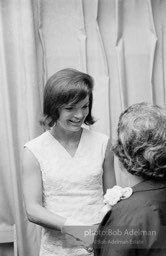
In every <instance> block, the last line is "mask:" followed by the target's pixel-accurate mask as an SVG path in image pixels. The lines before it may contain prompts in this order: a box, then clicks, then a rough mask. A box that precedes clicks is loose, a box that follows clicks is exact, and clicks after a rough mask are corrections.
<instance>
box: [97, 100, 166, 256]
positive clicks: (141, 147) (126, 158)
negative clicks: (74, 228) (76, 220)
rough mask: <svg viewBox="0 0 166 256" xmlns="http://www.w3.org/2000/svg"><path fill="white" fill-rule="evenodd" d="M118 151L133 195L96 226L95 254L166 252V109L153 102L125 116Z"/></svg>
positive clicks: (153, 255)
mask: <svg viewBox="0 0 166 256" xmlns="http://www.w3.org/2000/svg"><path fill="white" fill-rule="evenodd" d="M113 151H114V153H115V155H116V156H117V157H118V158H119V160H120V162H121V163H122V165H123V166H124V168H125V170H126V173H127V176H128V178H129V179H130V183H131V185H132V186H133V187H132V189H133V194H132V195H131V196H130V197H129V198H128V199H125V200H121V199H123V198H119V201H120V202H118V203H117V204H116V205H115V206H113V208H112V210H111V211H109V212H108V213H107V214H106V216H105V217H104V219H103V221H102V222H101V224H100V226H99V229H98V230H97V233H96V237H95V241H94V248H95V253H94V255H95V256H115V255H117V256H129V255H131V256H136V255H137V256H145V255H148V256H156V255H157V256H164V255H166V245H165V236H166V111H165V110H163V109H161V108H160V107H158V106H155V105H151V104H148V103H138V104H135V105H132V106H130V107H129V108H127V109H126V110H125V111H124V112H123V113H122V114H121V116H120V119H119V124H118V139H117V143H116V144H115V146H114V148H113Z"/></svg>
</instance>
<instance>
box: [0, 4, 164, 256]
mask: <svg viewBox="0 0 166 256" xmlns="http://www.w3.org/2000/svg"><path fill="white" fill-rule="evenodd" d="M165 13H166V1H165V0H5V1H3V0H0V117H1V133H0V152H1V154H0V227H1V226H5V225H11V224H13V223H16V227H17V236H18V248H19V255H20V256H27V255H28V256H36V255H38V251H39V245H40V229H39V228H38V226H37V225H33V224H31V223H29V222H28V221H27V218H26V214H25V208H24V203H23V199H22V182H21V175H22V174H21V173H22V170H21V159H22V151H23V145H24V143H25V142H27V141H28V140H30V139H32V138H34V137H36V136H38V135H39V134H41V133H42V132H43V130H42V128H41V127H40V126H39V122H38V121H39V119H40V116H41V113H42V94H43V88H44V84H45V82H46V80H47V78H48V77H49V76H51V75H52V74H53V73H55V72H56V71H58V70H60V69H62V68H66V67H72V68H76V69H79V70H80V71H83V72H88V73H89V74H90V75H92V76H93V78H94V81H95V88H94V106H93V115H94V116H95V118H96V120H97V121H96V123H95V124H94V125H93V127H92V129H94V130H97V131H100V132H103V133H105V134H108V135H110V137H111V139H112V141H114V140H115V139H116V126H117V122H118V117H119V114H120V112H121V111H122V110H123V109H124V108H126V107H127V106H129V105H131V104H133V103H137V102H142V101H146V102H152V103H155V104H158V105H160V106H162V107H166V105H165V104H166V103H165V96H166V95H165V94H166V92H165V90H166V83H165V81H166V69H165V66H166V43H165V41H166V16H165ZM115 166H116V175H117V181H118V183H119V184H120V185H127V179H126V177H124V176H123V174H122V173H121V172H120V167H119V165H118V162H117V161H115Z"/></svg>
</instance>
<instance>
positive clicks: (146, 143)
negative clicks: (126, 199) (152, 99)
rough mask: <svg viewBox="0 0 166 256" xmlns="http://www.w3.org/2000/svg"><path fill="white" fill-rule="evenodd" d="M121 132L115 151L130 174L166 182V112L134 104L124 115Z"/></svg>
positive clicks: (119, 130) (152, 106)
mask: <svg viewBox="0 0 166 256" xmlns="http://www.w3.org/2000/svg"><path fill="white" fill-rule="evenodd" d="M117 133H118V139H117V142H116V143H115V145H113V151H114V153H115V155H116V156H117V157H118V158H119V160H120V161H121V163H122V164H123V166H124V167H125V168H126V169H127V171H128V172H129V173H131V174H133V175H137V176H141V177H143V178H144V179H151V180H156V181H157V180H166V110H164V109H162V108H160V107H159V106H157V105H152V104H149V103H145V102H142V103H137V104H134V105H132V106H130V107H128V108H127V109H126V110H125V111H124V112H122V114H121V115H120V118H119V123H118V130H117Z"/></svg>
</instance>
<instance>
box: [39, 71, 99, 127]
mask: <svg viewBox="0 0 166 256" xmlns="http://www.w3.org/2000/svg"><path fill="white" fill-rule="evenodd" d="M92 91H93V78H92V77H91V76H90V75H88V74H86V73H83V72H80V71H78V70H75V69H71V68H67V69H63V70H60V71H58V72H57V73H55V74H54V75H53V76H51V77H50V78H49V79H48V81H47V83H46V86H45V89H44V102H43V118H42V119H41V120H40V124H41V125H44V126H45V127H52V126H53V125H54V124H55V123H56V121H57V120H58V118H59V113H60V110H61V109H62V108H63V107H64V106H65V105H68V104H70V105H74V104H77V103H78V102H79V101H82V100H84V99H85V98H86V97H87V96H89V113H88V115H87V117H86V119H85V121H84V123H85V124H86V125H92V124H93V123H94V122H95V121H94V119H93V117H92V114H91V112H92V103H93V94H92Z"/></svg>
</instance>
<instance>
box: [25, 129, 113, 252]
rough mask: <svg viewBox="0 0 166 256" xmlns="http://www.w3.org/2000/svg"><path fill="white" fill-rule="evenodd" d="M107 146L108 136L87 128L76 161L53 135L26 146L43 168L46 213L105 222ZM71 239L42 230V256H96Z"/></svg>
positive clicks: (53, 231) (57, 233)
mask: <svg viewBox="0 0 166 256" xmlns="http://www.w3.org/2000/svg"><path fill="white" fill-rule="evenodd" d="M107 143H108V137H107V136H106V135H104V134H100V133H97V132H94V131H90V130H88V129H85V128H83V132H82V135H81V139H80V142H79V146H78V148H77V151H76V153H75V155H74V156H73V157H71V156H70V154H69V153H68V152H67V151H66V150H65V148H64V147H63V146H62V145H61V144H60V143H59V142H58V141H57V140H56V139H55V138H54V137H53V136H52V135H51V134H50V132H49V131H46V132H45V133H43V134H42V135H40V136H39V137H37V138H35V139H34V140H31V141H30V142H28V143H26V145H25V147H27V148H28V149H29V150H30V151H31V152H32V153H33V154H34V155H35V157H36V158H37V160H38V162H39V164H40V168H41V172H42V180H43V206H44V207H45V208H46V209H48V210H49V211H51V212H53V213H56V214H59V215H60V216H63V217H65V218H68V217H71V218H73V219H75V220H76V221H80V222H83V223H88V224H90V223H91V224H95V223H99V222H100V221H101V219H102V213H101V212H100V210H101V208H102V207H103V188H102V174H103V169H102V164H103V160H104V157H105V151H106V147H107ZM68 238H69V237H68V235H65V234H62V233H61V232H60V231H55V230H50V229H47V228H42V238H41V249H40V256H53V255H59V256H83V255H92V254H90V253H88V252H87V250H86V249H84V248H82V247H80V246H78V245H74V242H73V245H71V241H70V243H69V244H68V242H67V241H68ZM70 238H71V237H70ZM73 240H74V238H73Z"/></svg>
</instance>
